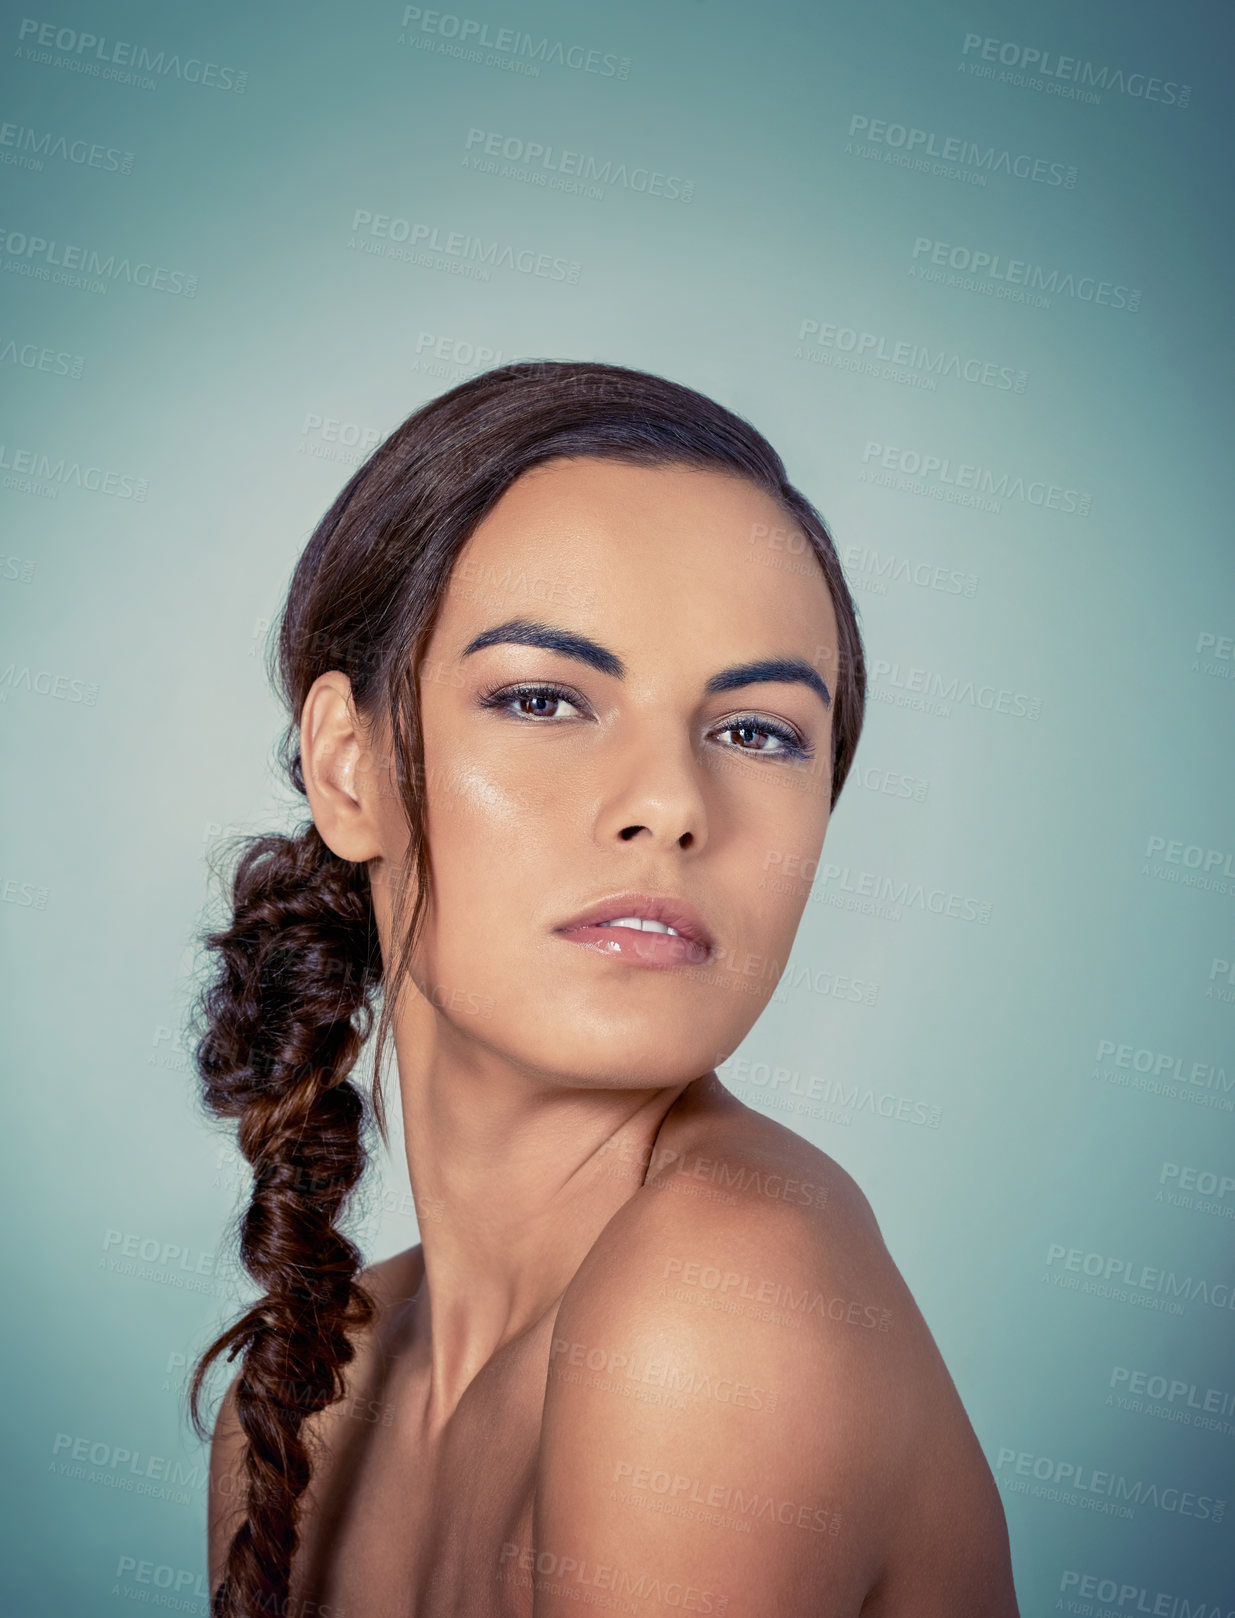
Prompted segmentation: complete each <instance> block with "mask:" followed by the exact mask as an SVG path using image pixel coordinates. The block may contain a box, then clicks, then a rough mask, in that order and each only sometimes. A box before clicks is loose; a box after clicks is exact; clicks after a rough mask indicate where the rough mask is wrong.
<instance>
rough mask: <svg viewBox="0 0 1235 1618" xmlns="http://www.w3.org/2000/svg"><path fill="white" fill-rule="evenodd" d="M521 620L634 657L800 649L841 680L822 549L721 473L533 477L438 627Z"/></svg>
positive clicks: (598, 465)
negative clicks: (660, 651)
mask: <svg viewBox="0 0 1235 1618" xmlns="http://www.w3.org/2000/svg"><path fill="white" fill-rule="evenodd" d="M520 614H522V615H530V616H534V617H536V618H539V619H549V620H551V621H552V622H554V623H555V624H561V625H563V626H564V627H568V628H572V629H578V630H580V631H582V632H584V633H587V634H590V635H593V636H595V638H597V639H598V640H601V641H603V642H604V644H606V645H607V646H610V647H612V648H613V649H614V650H615V651H617V652H619V653H620V654H621V655H623V657H624V658H625V657H626V656H627V654H628V653H629V654H630V656H631V659H632V660H633V659H634V658H635V657H636V656H637V653H638V650H639V648H640V647H647V646H648V645H649V644H651V643H656V644H659V645H661V646H663V645H664V644H665V643H666V641H668V642H669V643H672V644H674V645H675V646H677V647H684V646H687V645H690V646H693V647H694V649H695V650H696V652H697V653H699V654H700V655H701V656H702V658H703V659H704V660H705V661H711V662H718V661H722V660H728V656H729V654H730V653H732V654H734V655H735V656H746V655H748V654H749V655H751V656H761V655H767V654H769V653H773V652H779V653H792V654H794V655H797V656H801V657H806V658H807V659H808V660H809V661H811V662H812V663H813V664H815V666H817V667H818V668H819V670H820V672H821V673H823V675H824V678H825V679H830V683H831V681H832V680H834V675H835V645H836V630H835V623H836V620H835V614H834V612H833V609H832V604H831V597H830V595H829V592H828V587H827V584H826V581H825V580H824V576H823V570H822V568H821V567H820V565H819V562H818V560H817V558H816V557H815V554H814V551H813V548H812V547H811V545H810V544H809V542H808V541H807V540H806V538H805V535H804V534H803V533H802V530H801V529H800V528H799V526H798V525H797V523H796V522H795V521H794V520H793V519H792V518H791V517H790V516H789V515H788V513H787V512H786V511H785V510H784V509H783V507H782V506H781V505H780V504H779V503H778V502H777V501H776V500H774V499H773V498H772V497H771V496H770V495H769V494H766V493H765V492H764V491H763V490H762V489H760V488H758V487H757V486H756V485H755V484H753V483H751V482H750V481H748V480H747V479H745V478H742V477H738V476H734V475H730V474H728V473H724V472H719V471H712V470H706V471H703V470H697V469H695V468H685V467H676V466H657V467H646V466H634V465H628V464H626V463H624V462H619V461H606V460H602V459H599V458H592V457H580V458H577V459H569V460H567V459H559V460H554V461H549V462H545V463H543V464H542V465H540V466H537V467H533V468H532V469H531V470H530V471H529V472H526V473H524V474H523V476H522V477H520V478H518V479H517V480H516V481H515V482H514V483H513V484H512V485H511V486H510V488H509V489H508V490H507V491H506V492H505V494H504V495H503V496H502V498H501V499H500V500H499V501H498V503H497V504H496V505H495V506H494V507H493V509H492V510H491V511H490V512H489V513H488V515H487V516H486V517H485V519H484V520H483V522H481V523H480V524H479V525H478V527H477V528H476V530H475V532H474V533H473V534H472V536H471V538H470V539H469V540H468V542H467V544H466V546H465V547H464V549H463V552H462V553H461V555H460V557H459V558H458V560H457V562H456V564H455V575H454V579H453V580H452V589H451V591H450V592H449V593H448V595H447V599H446V602H445V603H444V604H443V612H442V617H441V619H440V620H439V628H440V629H441V631H442V632H443V635H444V637H445V638H447V639H448V640H449V641H450V642H457V643H458V644H459V645H462V644H464V643H465V642H466V640H468V639H470V638H471V636H472V635H473V634H475V633H477V632H478V631H479V630H481V629H483V628H486V627H489V626H490V625H491V624H495V623H499V622H502V621H503V620H505V619H506V618H509V617H512V616H516V615H520ZM829 664H830V665H831V669H832V676H831V678H830V677H829V674H828V672H827V671H828V667H829Z"/></svg>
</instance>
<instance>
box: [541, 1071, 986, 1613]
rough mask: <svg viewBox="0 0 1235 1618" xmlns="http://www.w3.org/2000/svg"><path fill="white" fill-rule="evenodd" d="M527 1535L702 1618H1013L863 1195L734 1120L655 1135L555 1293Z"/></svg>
mask: <svg viewBox="0 0 1235 1618" xmlns="http://www.w3.org/2000/svg"><path fill="white" fill-rule="evenodd" d="M667 1122H669V1121H667ZM538 1535H539V1536H540V1538H539V1540H538V1543H539V1544H541V1545H542V1546H544V1547H545V1548H547V1549H549V1550H550V1551H553V1550H554V1544H553V1539H554V1537H556V1539H557V1540H558V1541H559V1542H560V1543H561V1544H562V1545H563V1547H564V1554H568V1555H570V1556H575V1557H582V1556H583V1555H584V1554H585V1553H587V1554H591V1555H593V1556H594V1557H596V1558H598V1559H599V1560H602V1561H603V1560H606V1559H607V1560H608V1561H609V1562H610V1563H611V1564H614V1565H619V1566H622V1565H625V1564H624V1563H623V1562H622V1560H621V1559H623V1558H624V1559H625V1563H628V1564H629V1567H630V1569H631V1572H630V1577H631V1578H632V1579H635V1580H637V1579H638V1577H639V1576H640V1575H639V1572H638V1570H639V1569H640V1568H642V1569H643V1570H644V1572H645V1573H646V1574H647V1575H648V1576H649V1577H658V1578H663V1579H665V1580H669V1579H677V1580H679V1581H682V1580H685V1581H686V1582H687V1583H688V1584H690V1583H693V1584H694V1585H695V1587H696V1588H697V1589H698V1590H699V1591H700V1592H701V1594H700V1596H699V1606H698V1610H700V1611H706V1610H717V1611H719V1610H722V1608H723V1607H724V1606H728V1608H729V1610H733V1611H738V1610H740V1611H746V1612H750V1613H753V1614H763V1613H767V1614H769V1615H770V1614H773V1613H775V1614H778V1615H789V1614H795V1613H799V1612H801V1613H806V1612H811V1613H815V1614H819V1615H820V1618H842V1615H845V1618H851V1615H856V1614H857V1613H858V1612H859V1611H861V1612H862V1613H863V1614H864V1618H865V1615H873V1614H876V1613H877V1614H880V1615H881V1618H882V1615H883V1614H888V1615H892V1614H899V1613H901V1612H906V1613H907V1612H910V1611H912V1612H913V1613H914V1614H915V1618H935V1615H936V1614H939V1615H940V1618H942V1615H943V1614H948V1615H949V1618H955V1615H957V1614H968V1613H973V1614H974V1618H978V1615H979V1614H981V1615H982V1618H1010V1615H1013V1614H1015V1611H1016V1608H1015V1604H1014V1599H1013V1597H1012V1594H1011V1588H1012V1587H1011V1573H1010V1566H1009V1564H1008V1557H1007V1538H1006V1529H1005V1528H1004V1523H1003V1513H1002V1507H1001V1506H1000V1502H999V1498H998V1494H997V1491H996V1489H995V1485H994V1482H993V1479H992V1478H991V1476H990V1469H989V1467H988V1466H987V1464H986V1461H985V1458H984V1456H983V1455H982V1452H981V1448H980V1446H979V1444H978V1442H977V1439H976V1437H975V1436H974V1433H973V1430H972V1427H971V1426H970V1424H969V1421H968V1418H967V1417H966V1415H965V1412H964V1410H963V1407H962V1406H961V1402H960V1399H959V1397H958V1396H957V1393H956V1389H955V1387H954V1385H953V1383H952V1380H951V1378H950V1376H949V1375H948V1372H947V1369H946V1367H945V1366H944V1364H943V1361H942V1358H941V1356H940V1354H939V1352H938V1349H937V1347H936V1345H935V1343H934V1340H933V1338H932V1336H931V1334H930V1331H929V1329H928V1327H927V1325H926V1322H925V1321H924V1319H923V1317H922V1315H921V1313H920V1311H919V1309H918V1307H917V1305H916V1304H915V1302H914V1300H913V1297H912V1296H911V1294H910V1292H909V1289H908V1287H907V1286H906V1284H905V1282H904V1280H903V1278H902V1276H901V1275H900V1272H899V1270H898V1269H897V1266H896V1264H895V1262H894V1261H893V1259H892V1256H891V1254H890V1253H889V1252H888V1249H887V1247H886V1245H885V1243H884V1240H883V1237H882V1235H881V1233H880V1230H879V1225H878V1222H877V1220H876V1218H875V1215H874V1212H873V1211H872V1209H871V1206H870V1203H869V1201H868V1199H867V1198H866V1196H865V1195H864V1194H863V1192H862V1190H861V1188H860V1187H859V1186H858V1185H857V1183H856V1181H855V1180H854V1179H853V1177H852V1176H851V1175H849V1174H848V1173H847V1172H846V1171H845V1170H844V1169H843V1168H842V1167H841V1165H840V1164H838V1163H837V1162H836V1161H835V1160H834V1159H833V1158H831V1157H829V1156H828V1155H827V1154H826V1153H824V1152H821V1151H819V1150H818V1148H816V1147H814V1146H813V1145H811V1143H810V1142H808V1141H805V1140H803V1139H802V1137H800V1136H798V1135H795V1134H794V1133H793V1132H792V1131H791V1130H788V1129H785V1128H783V1127H782V1126H781V1125H779V1124H777V1123H775V1122H774V1121H772V1120H770V1119H767V1118H764V1117H763V1116H762V1115H761V1114H758V1113H755V1112H753V1111H751V1110H750V1109H748V1108H745V1107H742V1106H741V1105H740V1104H739V1103H736V1102H733V1103H732V1106H729V1105H726V1106H725V1107H723V1108H721V1109H719V1111H718V1112H716V1113H713V1112H705V1113H702V1114H699V1115H694V1116H690V1115H688V1116H687V1117H685V1118H684V1119H682V1120H675V1121H674V1122H673V1123H672V1127H669V1128H666V1129H662V1132H661V1136H660V1137H659V1139H658V1142H657V1151H656V1153H655V1155H654V1156H653V1159H652V1161H651V1163H649V1165H648V1172H647V1178H646V1182H645V1184H644V1185H643V1186H642V1187H641V1188H640V1189H639V1190H638V1191H637V1192H636V1193H635V1195H634V1196H633V1197H632V1198H631V1199H630V1201H629V1202H628V1203H627V1204H626V1205H625V1206H624V1207H623V1208H622V1209H621V1210H620V1212H619V1213H618V1215H617V1216H616V1217H615V1218H614V1219H613V1220H612V1221H610V1223H609V1225H608V1226H606V1228H605V1230H604V1232H603V1233H602V1235H601V1237H600V1239H599V1240H598V1241H597V1243H596V1244H595V1246H594V1247H593V1249H592V1250H591V1252H590V1253H589V1255H588V1257H587V1259H586V1261H585V1262H584V1264H583V1265H582V1266H581V1267H580V1270H579V1272H578V1274H577V1275H576V1276H575V1278H574V1280H573V1281H572V1283H571V1286H570V1287H569V1288H568V1290H567V1292H566V1294H565V1295H564V1297H563V1300H562V1304H561V1308H560V1310H559V1313H558V1316H557V1320H556V1323H555V1330H554V1337H553V1342H552V1347H551V1351H550V1365H549V1379H548V1387H547V1394H546V1402H545V1418H544V1427H543V1443H542V1475H541V1484H540V1490H539V1493H538ZM911 1575H912V1577H913V1579H914V1580H915V1583H916V1587H914V1588H912V1589H911V1588H910V1586H909V1584H908V1582H905V1584H904V1588H903V1589H902V1587H901V1586H902V1582H903V1581H908V1580H909V1579H910V1577H911ZM705 1597H706V1600H705ZM554 1599H555V1598H554V1597H552V1596H551V1595H546V1597H545V1602H544V1603H543V1612H544V1613H545V1614H552V1613H554V1612H555V1611H556V1610H557V1609H556V1608H555V1607H554V1606H553V1600H554ZM708 1601H711V1602H712V1603H713V1605H712V1607H711V1608H710V1609H709V1607H708V1604H707V1603H708ZM566 1610H567V1608H566V1605H565V1603H563V1605H562V1611H566ZM541 1611H542V1606H538V1607H537V1614H538V1618H539V1614H540V1613H541Z"/></svg>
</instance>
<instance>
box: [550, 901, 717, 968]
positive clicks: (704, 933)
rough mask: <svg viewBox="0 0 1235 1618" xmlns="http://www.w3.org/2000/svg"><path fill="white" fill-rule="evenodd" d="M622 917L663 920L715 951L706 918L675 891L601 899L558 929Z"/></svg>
mask: <svg viewBox="0 0 1235 1618" xmlns="http://www.w3.org/2000/svg"><path fill="white" fill-rule="evenodd" d="M622 916H638V917H639V919H640V920H641V921H662V922H664V924H665V926H666V927H672V928H673V930H674V931H675V932H678V933H681V934H682V936H683V938H688V939H690V941H691V942H692V943H694V944H699V945H701V946H702V947H703V948H704V949H706V950H708V951H709V953H710V952H711V949H712V934H711V932H710V931H709V929H708V926H707V923H706V922H705V921H704V919H703V917H702V916H701V915H700V914H699V912H698V911H697V910H696V909H695V907H694V905H693V904H691V903H690V901H689V900H688V899H680V898H678V897H677V895H676V894H671V893H662V894H652V893H619V894H617V895H616V896H615V897H614V898H612V899H600V900H598V901H597V902H596V903H595V904H594V905H589V906H588V907H587V909H586V910H581V911H580V912H579V914H578V915H577V916H572V917H571V919H570V920H569V921H564V922H562V923H561V925H560V926H558V927H556V928H555V929H554V931H555V932H559V933H564V932H568V931H569V930H570V929H571V928H573V927H592V926H595V925H596V923H597V922H601V921H617V920H618V919H619V918H620V917H622Z"/></svg>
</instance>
